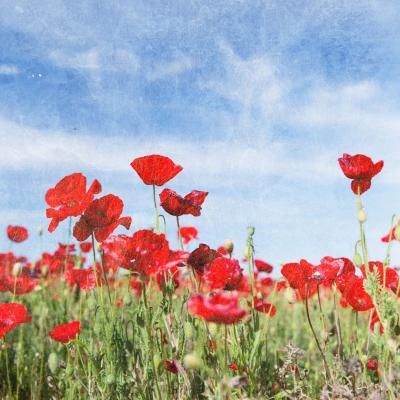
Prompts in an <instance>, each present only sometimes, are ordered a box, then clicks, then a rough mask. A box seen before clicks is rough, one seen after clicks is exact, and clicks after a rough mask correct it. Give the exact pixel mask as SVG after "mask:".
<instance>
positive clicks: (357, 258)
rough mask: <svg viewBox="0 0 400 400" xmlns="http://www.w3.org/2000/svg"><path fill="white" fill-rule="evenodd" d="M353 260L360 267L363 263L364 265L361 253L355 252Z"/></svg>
mask: <svg viewBox="0 0 400 400" xmlns="http://www.w3.org/2000/svg"><path fill="white" fill-rule="evenodd" d="M353 262H354V265H355V266H356V267H357V268H360V267H361V265H362V258H361V256H360V254H359V253H355V254H354V257H353Z"/></svg>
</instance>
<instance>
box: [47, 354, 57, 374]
mask: <svg viewBox="0 0 400 400" xmlns="http://www.w3.org/2000/svg"><path fill="white" fill-rule="evenodd" d="M47 365H48V366H49V369H50V371H51V373H52V374H55V373H56V372H57V371H58V369H59V368H60V362H59V360H58V355H57V354H56V353H50V354H49V358H48V359H47Z"/></svg>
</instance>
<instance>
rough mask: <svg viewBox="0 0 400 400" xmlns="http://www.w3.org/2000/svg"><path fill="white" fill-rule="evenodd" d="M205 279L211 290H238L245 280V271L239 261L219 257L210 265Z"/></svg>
mask: <svg viewBox="0 0 400 400" xmlns="http://www.w3.org/2000/svg"><path fill="white" fill-rule="evenodd" d="M203 278H204V281H205V282H206V283H207V284H208V286H209V288H210V289H211V290H215V289H225V290H236V289H237V288H238V286H239V284H240V281H241V280H242V278H243V270H242V268H240V265H239V261H238V260H235V259H231V258H225V257H218V258H216V259H215V260H213V261H212V262H211V263H210V264H209V265H208V267H207V269H206V271H205V274H204V276H203Z"/></svg>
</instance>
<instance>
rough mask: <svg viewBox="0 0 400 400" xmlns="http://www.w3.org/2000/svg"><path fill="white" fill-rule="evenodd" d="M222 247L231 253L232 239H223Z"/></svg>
mask: <svg viewBox="0 0 400 400" xmlns="http://www.w3.org/2000/svg"><path fill="white" fill-rule="evenodd" d="M222 247H223V248H224V249H225V250H226V251H227V252H228V253H229V254H232V252H233V247H234V246H233V242H232V240H225V242H224V243H223V245H222Z"/></svg>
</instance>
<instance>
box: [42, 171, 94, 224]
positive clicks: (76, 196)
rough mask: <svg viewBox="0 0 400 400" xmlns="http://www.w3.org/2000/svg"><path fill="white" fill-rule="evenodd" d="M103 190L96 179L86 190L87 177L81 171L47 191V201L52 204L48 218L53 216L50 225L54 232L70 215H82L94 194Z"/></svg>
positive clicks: (66, 177) (47, 212)
mask: <svg viewBox="0 0 400 400" xmlns="http://www.w3.org/2000/svg"><path fill="white" fill-rule="evenodd" d="M100 192H101V185H100V182H99V181H98V180H97V179H95V180H94V181H93V182H92V184H91V185H90V187H89V190H88V191H86V177H85V176H84V175H82V174H81V173H74V174H71V175H68V176H65V177H64V178H63V179H61V180H60V182H58V183H57V184H56V185H55V186H54V187H53V188H51V189H49V190H48V191H47V193H46V197H45V199H46V203H47V204H48V205H49V206H50V208H48V209H47V210H46V216H47V218H51V221H50V225H49V227H48V230H49V232H53V231H54V230H55V229H56V228H57V226H58V224H59V223H60V222H62V221H64V220H65V219H66V218H68V217H78V216H79V215H81V214H82V213H83V212H84V211H85V210H86V208H87V207H88V205H89V204H90V202H91V201H92V200H93V198H94V195H95V194H98V193H100Z"/></svg>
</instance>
